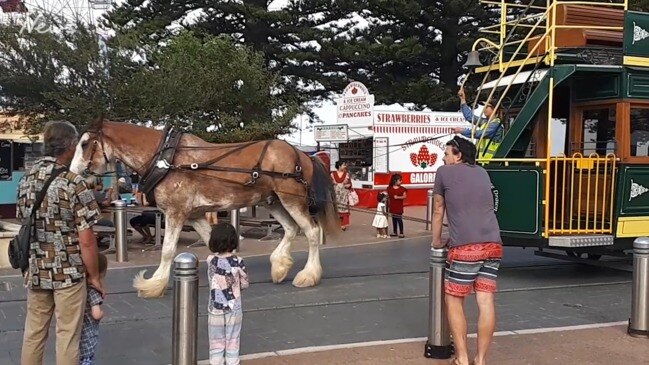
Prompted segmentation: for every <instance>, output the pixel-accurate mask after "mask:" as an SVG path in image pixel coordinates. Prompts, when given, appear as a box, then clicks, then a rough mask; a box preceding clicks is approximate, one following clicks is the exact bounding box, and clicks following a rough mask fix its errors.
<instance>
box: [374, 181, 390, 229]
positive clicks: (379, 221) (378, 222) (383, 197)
mask: <svg viewBox="0 0 649 365" xmlns="http://www.w3.org/2000/svg"><path fill="white" fill-rule="evenodd" d="M376 200H378V201H379V204H378V205H377V206H376V215H375V216H374V221H373V222H372V227H374V228H376V238H388V212H387V208H386V203H387V201H388V194H386V193H383V192H381V193H379V195H378V196H377V197H376Z"/></svg>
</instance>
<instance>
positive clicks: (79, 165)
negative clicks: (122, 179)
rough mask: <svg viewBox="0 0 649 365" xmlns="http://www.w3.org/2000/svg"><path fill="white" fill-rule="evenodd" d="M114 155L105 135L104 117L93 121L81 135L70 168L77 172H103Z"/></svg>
mask: <svg viewBox="0 0 649 365" xmlns="http://www.w3.org/2000/svg"><path fill="white" fill-rule="evenodd" d="M112 157H113V150H112V146H111V145H110V144H109V143H108V140H107V138H106V135H105V126H104V118H103V117H101V118H99V119H97V120H96V121H95V122H93V123H91V124H90V125H89V126H88V128H87V129H86V130H85V132H84V133H83V134H82V135H81V138H80V139H79V143H78V144H77V149H76V152H75V153H74V158H73V159H72V163H71V164H70V170H71V171H72V172H74V173H77V174H83V173H86V174H103V173H104V172H106V170H107V168H108V164H109V162H110V161H111V159H112Z"/></svg>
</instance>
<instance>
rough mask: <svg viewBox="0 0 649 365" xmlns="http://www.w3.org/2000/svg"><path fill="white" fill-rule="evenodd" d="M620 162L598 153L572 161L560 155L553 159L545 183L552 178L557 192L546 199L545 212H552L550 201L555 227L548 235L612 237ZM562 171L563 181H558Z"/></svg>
mask: <svg viewBox="0 0 649 365" xmlns="http://www.w3.org/2000/svg"><path fill="white" fill-rule="evenodd" d="M617 161H618V158H617V157H616V156H615V154H613V153H609V154H607V155H606V156H603V157H602V156H599V155H598V154H597V153H591V154H590V155H589V156H584V155H583V154H581V153H575V154H573V155H572V156H570V157H568V156H565V155H560V156H554V157H551V158H550V162H551V163H550V164H549V165H548V174H547V177H546V183H549V182H550V181H549V180H550V179H551V178H553V183H554V184H553V185H554V191H553V194H552V196H546V199H545V202H546V208H547V209H549V207H550V204H549V203H550V201H552V208H553V209H552V224H551V226H550V227H549V229H548V234H607V233H609V234H610V233H612V232H613V209H614V201H615V199H614V191H615V169H616V166H617ZM560 171H561V176H562V179H561V181H559V173H560ZM568 180H569V183H568ZM600 182H601V185H600ZM593 183H594V186H593ZM584 184H585V185H586V187H585V189H584ZM559 188H560V189H559ZM558 190H560V193H559V191H558ZM584 190H585V193H586V194H585V199H584V194H583V193H584ZM559 195H560V196H561V199H559ZM600 198H601V203H600ZM568 200H569V201H568ZM584 200H585V201H584ZM591 207H592V211H591ZM575 208H576V209H575ZM584 208H585V210H584ZM607 212H608V215H607V214H606V213H607ZM607 218H608V219H607ZM566 219H567V220H568V224H567V225H566ZM548 223H549V222H548Z"/></svg>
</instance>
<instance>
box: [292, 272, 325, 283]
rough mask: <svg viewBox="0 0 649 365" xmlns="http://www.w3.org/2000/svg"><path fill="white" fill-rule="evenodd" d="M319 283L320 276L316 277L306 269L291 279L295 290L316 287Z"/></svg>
mask: <svg viewBox="0 0 649 365" xmlns="http://www.w3.org/2000/svg"><path fill="white" fill-rule="evenodd" d="M319 282H320V275H316V274H315V273H313V272H312V271H307V270H306V269H304V270H302V271H300V272H299V273H297V275H296V276H295V279H293V286H295V287H297V288H308V287H312V286H316V285H318V283H319Z"/></svg>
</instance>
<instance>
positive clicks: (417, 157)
mask: <svg viewBox="0 0 649 365" xmlns="http://www.w3.org/2000/svg"><path fill="white" fill-rule="evenodd" d="M410 162H412V164H413V165H414V166H419V167H421V168H422V169H425V168H427V167H430V166H434V165H435V162H437V154H436V153H432V154H431V153H430V152H429V151H428V147H426V145H422V146H421V148H420V149H419V153H411V154H410Z"/></svg>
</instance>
